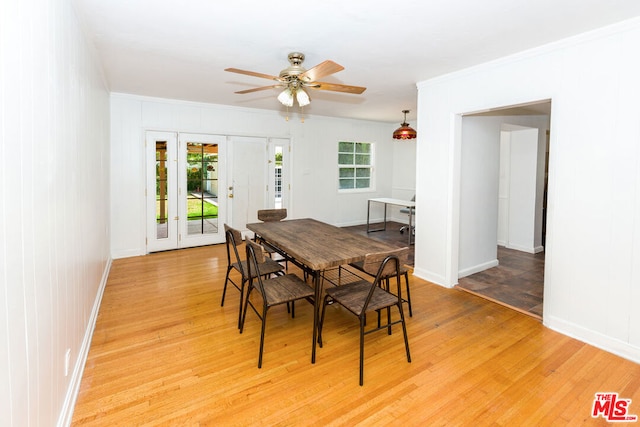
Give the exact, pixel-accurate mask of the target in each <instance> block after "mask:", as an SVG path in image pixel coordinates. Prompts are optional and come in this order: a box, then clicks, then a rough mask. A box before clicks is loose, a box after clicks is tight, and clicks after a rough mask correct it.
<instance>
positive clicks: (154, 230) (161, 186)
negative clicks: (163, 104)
mask: <svg viewBox="0 0 640 427" xmlns="http://www.w3.org/2000/svg"><path fill="white" fill-rule="evenodd" d="M145 143H146V151H147V153H146V164H147V166H146V176H147V189H146V199H147V201H146V203H147V220H146V223H147V224H146V228H147V252H155V251H166V250H169V249H176V248H177V247H178V198H177V197H178V196H177V194H178V185H177V175H178V174H177V166H176V154H177V149H178V145H177V144H178V140H177V134H176V133H175V132H155V131H148V132H147V133H146V135H145Z"/></svg>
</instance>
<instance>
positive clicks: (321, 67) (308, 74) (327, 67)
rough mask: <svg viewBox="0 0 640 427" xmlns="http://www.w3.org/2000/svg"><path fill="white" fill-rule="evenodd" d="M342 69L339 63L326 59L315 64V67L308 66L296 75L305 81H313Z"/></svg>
mask: <svg viewBox="0 0 640 427" xmlns="http://www.w3.org/2000/svg"><path fill="white" fill-rule="evenodd" d="M342 70H344V67H343V66H342V65H340V64H336V63H335V62H333V61H330V60H326V61H324V62H321V63H320V64H318V65H316V66H315V67H312V68H309V69H308V70H307V71H305V72H304V73H302V74H300V76H299V77H298V78H299V79H300V80H302V81H305V82H313V81H316V80H318V79H320V78H322V77H326V76H328V75H330V74H333V73H337V72H338V71H342Z"/></svg>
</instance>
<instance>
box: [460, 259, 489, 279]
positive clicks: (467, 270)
mask: <svg viewBox="0 0 640 427" xmlns="http://www.w3.org/2000/svg"><path fill="white" fill-rule="evenodd" d="M497 266H498V260H497V259H494V260H491V261H488V262H485V263H482V264H478V265H474V266H473V267H469V268H465V269H464V270H460V271H458V278H461V277H467V276H471V275H472V274H475V273H479V272H481V271H484V270H486V269H488V268H492V267H497Z"/></svg>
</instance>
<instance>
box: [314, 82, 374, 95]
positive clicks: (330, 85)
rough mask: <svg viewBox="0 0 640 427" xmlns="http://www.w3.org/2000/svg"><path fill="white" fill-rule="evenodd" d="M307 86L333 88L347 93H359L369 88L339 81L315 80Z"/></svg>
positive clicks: (320, 88)
mask: <svg viewBox="0 0 640 427" xmlns="http://www.w3.org/2000/svg"><path fill="white" fill-rule="evenodd" d="M306 86H307V87H309V88H311V89H318V90H332V91H334V92H346V93H353V94H356V95H359V94H361V93H362V92H364V91H365V90H367V88H366V87H362V86H349V85H341V84H338V83H326V82H313V83H311V84H309V85H306Z"/></svg>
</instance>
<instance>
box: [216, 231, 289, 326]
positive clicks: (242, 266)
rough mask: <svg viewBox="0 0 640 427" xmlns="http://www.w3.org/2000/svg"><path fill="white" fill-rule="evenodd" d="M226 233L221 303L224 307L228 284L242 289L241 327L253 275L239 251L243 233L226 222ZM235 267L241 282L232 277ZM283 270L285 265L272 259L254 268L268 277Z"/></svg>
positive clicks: (261, 274) (254, 270)
mask: <svg viewBox="0 0 640 427" xmlns="http://www.w3.org/2000/svg"><path fill="white" fill-rule="evenodd" d="M224 233H225V240H226V244H227V275H226V277H225V279H224V288H223V289H222V302H221V303H220V306H221V307H224V298H225V295H226V293H227V284H229V283H231V284H232V285H233V286H235V287H236V289H238V290H239V291H240V303H239V308H238V328H240V320H241V317H242V302H243V298H244V289H245V284H246V283H247V281H248V280H249V278H250V277H251V275H250V274H249V269H248V265H247V261H246V260H242V259H241V258H240V252H239V251H238V246H240V245H241V244H242V233H240V231H238V230H236V229H235V228H232V227H230V226H229V225H227V224H224ZM249 241H250V240H249V239H247V242H249ZM234 269H235V270H236V271H238V272H239V273H240V283H236V282H234V281H233V279H232V278H231V271H232V270H234ZM283 270H284V267H282V266H281V265H280V264H279V263H277V262H275V261H273V260H272V259H268V260H267V261H265V262H264V263H263V264H262V265H261V266H260V268H259V269H255V268H254V269H253V272H254V273H255V272H257V273H258V275H259V276H266V277H268V276H271V275H274V274H275V275H282V274H284V271H283Z"/></svg>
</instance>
